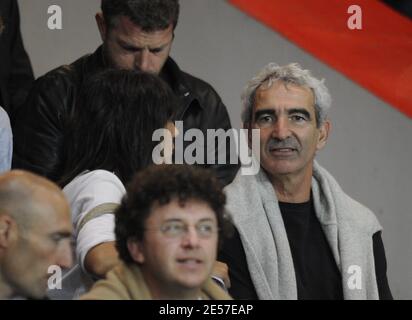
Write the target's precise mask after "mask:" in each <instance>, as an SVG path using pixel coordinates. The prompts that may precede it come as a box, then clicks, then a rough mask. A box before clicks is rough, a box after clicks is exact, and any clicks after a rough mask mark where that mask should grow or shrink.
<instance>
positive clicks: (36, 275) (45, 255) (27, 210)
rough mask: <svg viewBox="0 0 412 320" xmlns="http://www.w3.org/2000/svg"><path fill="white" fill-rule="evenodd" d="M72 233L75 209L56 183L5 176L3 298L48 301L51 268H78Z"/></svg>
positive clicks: (0, 217) (0, 260)
mask: <svg viewBox="0 0 412 320" xmlns="http://www.w3.org/2000/svg"><path fill="white" fill-rule="evenodd" d="M71 232H72V223H71V217H70V208H69V205H68V203H67V201H66V199H65V197H64V194H63V193H62V191H61V190H60V189H59V188H58V187H57V186H56V185H55V184H54V183H52V182H50V181H48V180H46V179H44V178H42V177H39V176H36V175H34V174H31V173H28V172H24V171H10V172H8V173H6V174H3V175H1V176H0V299H1V298H11V297H12V296H20V297H27V298H34V299H41V298H44V297H45V295H46V291H47V283H48V278H49V277H50V276H51V274H48V272H49V267H51V266H59V267H61V268H69V267H70V266H71V264H72V252H71V246H70V239H71ZM1 296H2V297H1Z"/></svg>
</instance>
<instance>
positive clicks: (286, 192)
mask: <svg viewBox="0 0 412 320" xmlns="http://www.w3.org/2000/svg"><path fill="white" fill-rule="evenodd" d="M269 178H270V181H271V183H272V185H273V188H274V189H275V192H276V196H277V198H278V201H280V202H288V203H303V202H307V201H309V200H310V190H311V184H312V170H306V172H299V173H296V174H287V175H278V176H271V177H269Z"/></svg>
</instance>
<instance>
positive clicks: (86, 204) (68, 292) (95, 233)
mask: <svg viewBox="0 0 412 320" xmlns="http://www.w3.org/2000/svg"><path fill="white" fill-rule="evenodd" d="M63 192H64V194H65V195H66V198H67V200H68V202H69V204H70V208H71V211H72V223H73V228H74V235H73V238H74V239H73V240H74V251H75V255H76V257H75V264H74V266H73V268H71V269H70V270H69V271H67V272H65V273H64V275H63V279H62V288H61V290H52V291H53V292H51V291H49V296H50V297H51V298H60V299H61V298H63V299H70V298H74V297H77V296H78V295H79V294H81V293H82V292H83V291H84V289H85V283H84V282H85V281H86V282H87V279H85V274H83V275H82V273H86V270H85V268H84V259H85V257H86V254H87V253H88V252H89V250H90V249H92V248H93V247H95V246H96V245H98V244H101V243H104V242H110V241H115V239H116V238H115V234H114V225H115V220H114V215H113V212H108V213H107V214H103V215H101V216H99V217H96V218H94V219H91V220H89V221H88V222H86V224H84V225H83V227H82V228H81V230H78V228H79V226H80V224H81V221H82V220H83V218H84V217H85V216H86V214H87V213H88V212H90V211H91V210H92V209H94V208H96V207H97V206H98V205H101V204H104V203H119V204H120V202H121V199H122V198H123V196H124V195H125V194H126V190H125V188H124V186H123V184H122V182H121V181H120V180H119V178H117V177H116V175H114V174H113V173H111V172H109V171H106V170H94V171H89V172H86V173H83V174H80V175H79V176H77V177H76V178H74V179H73V180H72V181H71V182H70V183H69V184H67V185H66V186H65V187H64V189H63ZM82 271H83V272H82ZM89 280H90V279H89ZM56 291H60V292H56ZM73 291H74V292H73Z"/></svg>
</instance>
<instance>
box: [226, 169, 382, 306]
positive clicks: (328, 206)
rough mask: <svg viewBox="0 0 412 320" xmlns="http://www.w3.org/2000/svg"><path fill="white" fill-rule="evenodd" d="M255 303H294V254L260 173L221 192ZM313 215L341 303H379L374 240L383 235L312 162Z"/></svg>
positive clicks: (369, 216) (369, 214) (369, 215)
mask: <svg viewBox="0 0 412 320" xmlns="http://www.w3.org/2000/svg"><path fill="white" fill-rule="evenodd" d="M225 192H226V195H227V200H228V201H227V209H228V211H229V212H230V213H231V215H232V216H233V220H234V223H235V225H236V228H237V229H238V231H239V234H240V238H241V240H242V244H243V247H244V250H245V254H246V260H247V264H248V268H249V272H250V275H251V278H252V281H253V284H254V286H255V289H256V292H257V295H258V297H259V299H270V300H273V299H288V300H293V299H297V287H296V278H295V270H294V267H293V260H292V254H291V251H290V247H289V242H288V237H287V234H286V230H285V227H284V224H283V219H282V215H281V213H280V209H279V205H278V200H277V197H276V194H275V191H274V189H273V186H272V184H271V183H270V181H269V180H268V178H267V176H266V174H265V172H264V170H260V171H259V173H258V174H257V175H255V176H242V175H241V172H240V171H239V173H238V175H237V176H236V178H235V180H234V181H233V182H232V183H231V184H230V185H228V186H227V187H226V188H225ZM312 194H313V201H314V206H315V211H316V216H317V218H318V219H319V221H320V223H321V226H322V229H323V231H324V233H325V235H326V238H327V241H328V243H329V245H330V247H331V249H332V253H333V256H334V258H335V261H336V264H337V266H338V268H339V270H340V272H341V274H342V283H343V295H344V298H345V299H378V298H379V294H378V288H377V283H376V274H375V263H374V256H373V240H372V236H373V234H374V233H376V232H377V231H380V230H382V227H381V226H380V224H379V222H378V220H377V219H376V217H375V215H374V214H373V213H372V212H371V211H370V210H369V209H368V208H366V207H365V206H363V205H361V204H360V203H359V202H357V201H355V200H354V199H352V198H350V197H349V196H348V195H347V194H345V193H344V192H343V191H342V189H341V188H340V186H339V185H338V183H337V182H336V180H335V179H334V178H333V177H332V175H331V174H330V173H329V172H327V171H326V170H325V169H324V168H322V167H321V166H320V165H318V164H317V163H316V162H315V163H314V168H313V177H312Z"/></svg>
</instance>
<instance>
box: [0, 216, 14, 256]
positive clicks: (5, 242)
mask: <svg viewBox="0 0 412 320" xmlns="http://www.w3.org/2000/svg"><path fill="white" fill-rule="evenodd" d="M14 225H15V222H14V220H13V218H12V217H10V216H9V215H7V214H0V249H1V248H7V247H8V246H9V244H10V241H11V240H12V238H13V229H14V228H13V226H14Z"/></svg>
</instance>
